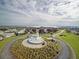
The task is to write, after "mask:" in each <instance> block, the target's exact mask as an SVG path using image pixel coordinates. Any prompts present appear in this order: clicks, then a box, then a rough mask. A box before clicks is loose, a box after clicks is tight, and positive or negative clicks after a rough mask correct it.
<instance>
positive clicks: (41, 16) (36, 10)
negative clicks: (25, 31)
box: [0, 0, 79, 26]
mask: <svg viewBox="0 0 79 59" xmlns="http://www.w3.org/2000/svg"><path fill="white" fill-rule="evenodd" d="M0 25H28V26H33V25H34V26H38V25H39V26H55V25H62V26H63V25H66V26H69V25H71V26H79V0H0Z"/></svg>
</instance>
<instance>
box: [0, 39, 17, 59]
mask: <svg viewBox="0 0 79 59" xmlns="http://www.w3.org/2000/svg"><path fill="white" fill-rule="evenodd" d="M15 41H16V40H15V39H14V40H13V41H12V42H10V43H8V44H6V45H5V47H4V49H3V50H2V53H1V54H0V59H16V58H15V57H14V56H13V55H12V54H11V53H10V47H11V46H12V44H13V43H14V42H15Z"/></svg>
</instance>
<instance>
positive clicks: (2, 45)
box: [0, 35, 25, 52]
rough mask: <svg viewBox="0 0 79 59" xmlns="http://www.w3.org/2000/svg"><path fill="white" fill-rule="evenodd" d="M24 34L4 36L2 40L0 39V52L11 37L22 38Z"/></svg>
mask: <svg viewBox="0 0 79 59" xmlns="http://www.w3.org/2000/svg"><path fill="white" fill-rule="evenodd" d="M24 36H25V35H20V36H12V37H9V38H5V39H4V40H2V41H0V52H1V51H2V49H3V47H4V46H5V45H6V44H7V43H9V42H11V41H12V40H13V39H19V38H23V37H24Z"/></svg>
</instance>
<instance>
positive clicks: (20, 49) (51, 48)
mask: <svg viewBox="0 0 79 59" xmlns="http://www.w3.org/2000/svg"><path fill="white" fill-rule="evenodd" d="M22 41H23V39H21V40H18V41H16V42H15V44H14V45H13V46H12V48H11V52H12V53H13V55H15V56H16V57H17V59H53V58H54V57H55V56H57V54H58V53H59V51H60V49H59V48H60V46H59V45H58V44H57V43H56V42H52V41H46V42H47V45H46V46H44V47H42V48H29V47H25V46H23V45H22Z"/></svg>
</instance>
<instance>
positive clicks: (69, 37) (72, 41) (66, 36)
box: [58, 32, 79, 59]
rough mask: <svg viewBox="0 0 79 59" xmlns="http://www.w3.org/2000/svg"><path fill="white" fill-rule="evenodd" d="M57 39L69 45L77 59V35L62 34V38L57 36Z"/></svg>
mask: <svg viewBox="0 0 79 59" xmlns="http://www.w3.org/2000/svg"><path fill="white" fill-rule="evenodd" d="M58 38H60V39H62V40H64V41H65V42H67V43H69V44H70V45H71V47H72V48H73V49H74V51H75V53H76V59H79V35H75V34H73V33H67V32H64V33H63V36H60V35H59V36H58Z"/></svg>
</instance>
